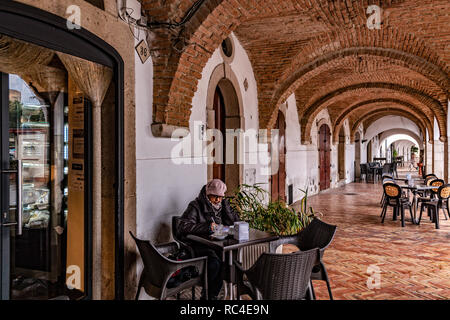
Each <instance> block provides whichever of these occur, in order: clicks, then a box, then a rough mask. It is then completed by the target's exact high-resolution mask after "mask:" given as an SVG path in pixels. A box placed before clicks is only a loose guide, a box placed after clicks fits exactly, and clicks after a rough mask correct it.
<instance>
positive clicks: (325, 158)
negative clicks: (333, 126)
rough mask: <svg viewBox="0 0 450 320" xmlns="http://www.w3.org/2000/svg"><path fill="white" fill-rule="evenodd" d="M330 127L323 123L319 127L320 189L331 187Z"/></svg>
mask: <svg viewBox="0 0 450 320" xmlns="http://www.w3.org/2000/svg"><path fill="white" fill-rule="evenodd" d="M330 169H331V168H330V128H329V127H328V126H327V125H326V124H323V125H322V126H321V127H320V129H319V170H320V191H322V190H326V189H328V188H330Z"/></svg>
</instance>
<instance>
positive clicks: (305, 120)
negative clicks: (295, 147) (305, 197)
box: [300, 82, 446, 143]
mask: <svg viewBox="0 0 450 320" xmlns="http://www.w3.org/2000/svg"><path fill="white" fill-rule="evenodd" d="M373 99H385V100H386V101H388V100H389V99H394V100H399V101H404V102H406V103H407V104H405V103H403V104H402V105H403V106H404V107H407V108H409V109H410V110H411V112H414V111H416V112H418V111H419V110H418V109H420V114H421V115H422V117H423V119H424V120H425V119H428V122H429V124H430V125H431V124H432V123H433V115H434V114H435V113H434V112H433V108H432V107H430V104H434V108H435V109H436V110H439V108H440V104H439V103H437V102H436V101H433V100H432V99H431V98H429V97H428V96H426V95H423V94H421V93H420V92H419V91H417V90H415V89H412V88H411V87H407V86H400V85H393V84H390V83H384V82H380V83H378V82H368V83H360V84H356V85H351V86H347V87H342V88H339V89H337V90H334V91H332V92H330V93H328V94H326V95H325V96H323V97H320V98H319V99H317V100H316V101H314V102H313V103H312V104H311V105H310V106H308V107H307V108H306V110H305V112H304V114H303V117H302V118H301V120H300V123H301V127H302V132H301V134H302V141H303V143H309V142H310V141H309V138H310V132H311V128H312V125H313V120H314V119H315V117H316V116H317V115H318V113H319V112H320V110H322V109H324V108H328V110H329V113H330V115H331V117H332V119H333V122H334V121H335V119H336V118H337V115H336V113H342V114H343V113H345V112H347V111H348V110H350V111H351V110H352V109H351V108H355V105H358V104H360V103H363V102H364V101H366V100H373ZM414 105H416V106H421V108H415V107H413V106H414ZM428 107H429V108H428ZM438 112H439V115H440V117H441V121H440V122H439V121H438V123H439V128H440V132H441V137H443V138H445V137H446V122H445V114H446V113H445V112H444V111H442V110H440V111H438ZM343 120H345V118H344V119H340V122H342V121H343ZM424 120H422V121H424ZM425 121H426V120H425Z"/></svg>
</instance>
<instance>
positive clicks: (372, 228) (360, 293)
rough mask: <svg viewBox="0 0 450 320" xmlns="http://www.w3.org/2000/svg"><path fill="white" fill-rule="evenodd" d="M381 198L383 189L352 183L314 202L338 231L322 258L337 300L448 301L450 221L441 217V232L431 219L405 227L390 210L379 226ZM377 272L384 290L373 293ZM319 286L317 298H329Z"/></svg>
mask: <svg viewBox="0 0 450 320" xmlns="http://www.w3.org/2000/svg"><path fill="white" fill-rule="evenodd" d="M381 193H382V187H381V184H379V185H373V184H370V183H367V184H366V183H352V184H349V185H346V186H345V187H343V188H339V189H334V190H331V191H329V192H324V193H321V194H319V195H316V196H313V197H311V198H310V201H309V205H311V206H312V207H313V208H314V209H315V210H317V211H320V212H322V213H323V217H322V220H323V221H325V222H327V223H331V224H335V225H337V226H338V229H337V232H336V236H335V238H334V241H333V243H332V244H331V246H330V247H329V248H328V249H327V250H326V252H325V256H324V261H325V264H326V266H327V268H328V273H329V276H330V278H331V287H332V291H333V295H334V298H335V299H408V300H409V299H450V220H445V219H444V216H443V214H442V213H441V220H440V221H441V229H439V230H437V229H435V226H434V224H433V223H431V222H430V221H429V219H422V222H421V224H420V226H417V225H413V224H411V222H410V221H407V222H406V226H405V227H404V228H402V227H401V224H400V221H399V220H398V221H393V220H392V213H391V212H392V211H391V209H389V211H388V215H387V217H386V220H385V222H384V224H381V218H380V212H381V208H380V206H379V201H380V197H381ZM407 217H409V214H408V215H407ZM377 267H378V268H379V269H378V270H379V271H380V274H379V275H380V278H379V279H380V280H381V281H380V287H379V289H377V288H372V289H369V287H368V285H367V282H368V281H369V282H370V283H372V284H374V282H373V281H372V280H369V276H370V275H369V272H373V271H376V270H377ZM374 278H375V277H374V275H372V279H374ZM315 283H317V284H315V288H316V294H317V298H318V299H327V297H328V295H327V292H326V287H325V286H324V285H322V284H320V283H319V282H317V281H316V282H315Z"/></svg>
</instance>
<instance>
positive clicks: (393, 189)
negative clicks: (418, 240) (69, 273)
mask: <svg viewBox="0 0 450 320" xmlns="http://www.w3.org/2000/svg"><path fill="white" fill-rule="evenodd" d="M383 192H384V194H385V197H386V200H385V202H384V205H383V210H382V211H381V217H382V219H381V223H384V219H385V218H386V212H387V208H388V207H392V216H393V220H397V216H398V213H399V211H400V214H401V221H402V227H404V226H405V207H407V208H409V213H410V215H411V221H412V223H413V224H414V223H415V220H414V217H413V213H412V205H411V202H410V201H409V199H408V198H407V197H404V196H403V192H402V188H401V187H400V186H399V185H398V184H396V183H393V182H386V183H385V184H383Z"/></svg>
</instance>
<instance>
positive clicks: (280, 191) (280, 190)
mask: <svg viewBox="0 0 450 320" xmlns="http://www.w3.org/2000/svg"><path fill="white" fill-rule="evenodd" d="M275 129H278V130H279V131H278V170H276V173H275V174H273V175H272V176H271V177H270V182H271V197H272V201H276V200H281V201H286V121H285V119H284V115H283V113H282V112H281V111H278V118H277V122H276V124H275Z"/></svg>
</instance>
